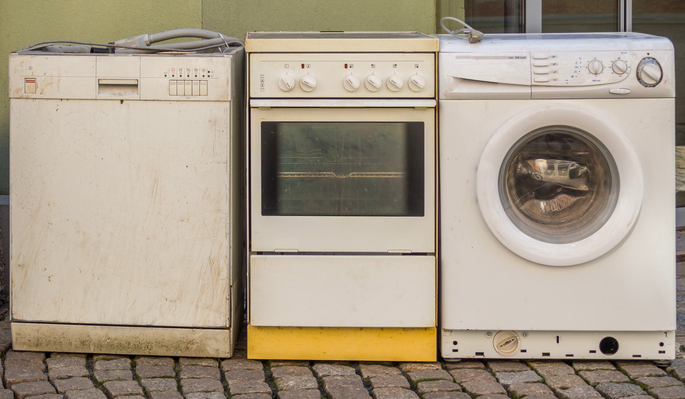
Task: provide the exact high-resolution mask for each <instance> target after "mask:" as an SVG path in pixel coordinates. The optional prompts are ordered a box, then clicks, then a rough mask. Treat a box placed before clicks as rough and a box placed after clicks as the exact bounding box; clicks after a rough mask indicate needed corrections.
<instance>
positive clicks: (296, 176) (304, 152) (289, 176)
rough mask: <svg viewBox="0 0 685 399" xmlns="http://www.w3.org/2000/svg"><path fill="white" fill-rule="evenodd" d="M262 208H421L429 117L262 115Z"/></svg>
mask: <svg viewBox="0 0 685 399" xmlns="http://www.w3.org/2000/svg"><path fill="white" fill-rule="evenodd" d="M261 130H262V132H261V141H262V143H261V144H262V165H261V168H262V182H261V183H262V215H264V216H423V215H424V184H425V183H424V124H423V122H262V123H261Z"/></svg>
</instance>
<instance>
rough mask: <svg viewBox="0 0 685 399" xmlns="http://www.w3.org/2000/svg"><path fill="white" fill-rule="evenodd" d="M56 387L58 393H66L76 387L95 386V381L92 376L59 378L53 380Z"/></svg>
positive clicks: (87, 387)
mask: <svg viewBox="0 0 685 399" xmlns="http://www.w3.org/2000/svg"><path fill="white" fill-rule="evenodd" d="M53 385H54V386H55V388H57V393H62V394H63V393H65V392H67V391H73V390H74V389H79V390H80V389H91V388H95V386H94V385H93V382H92V381H91V380H90V378H85V377H74V378H68V379H64V380H57V381H54V382H53Z"/></svg>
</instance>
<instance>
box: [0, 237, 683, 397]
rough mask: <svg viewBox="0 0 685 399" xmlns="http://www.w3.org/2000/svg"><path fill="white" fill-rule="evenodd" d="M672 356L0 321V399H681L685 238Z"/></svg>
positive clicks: (679, 244) (679, 256) (680, 246)
mask: <svg viewBox="0 0 685 399" xmlns="http://www.w3.org/2000/svg"><path fill="white" fill-rule="evenodd" d="M676 240H677V247H678V249H679V251H678V253H677V259H678V261H679V262H678V264H677V285H678V297H677V305H678V331H677V334H676V336H677V337H676V341H677V347H678V351H677V359H676V360H675V361H673V362H672V363H671V364H670V365H669V366H663V365H661V366H659V365H657V364H655V363H653V362H648V361H630V362H628V361H617V362H609V361H528V362H524V361H513V360H512V361H503V360H492V361H487V360H486V361H474V360H469V361H462V362H460V363H450V362H434V363H396V362H395V363H393V362H375V363H374V362H319V361H279V360H268V361H255V360H247V358H246V348H247V342H246V337H245V330H243V333H242V334H241V338H240V340H239V342H238V345H237V349H236V353H235V355H234V356H233V357H232V358H231V359H195V358H171V357H145V356H114V355H86V354H66V353H32V352H17V351H14V350H12V349H11V334H10V329H9V322H8V321H0V355H2V362H1V363H0V376H2V379H0V399H114V398H119V399H184V398H185V399H227V398H235V399H322V398H323V399H371V398H373V399H405V398H406V399H471V398H478V399H500V398H514V399H519V398H526V399H553V398H561V399H585V398H588V399H592V398H606V399H628V398H630V399H685V352H684V351H683V349H685V232H678V233H677V234H676Z"/></svg>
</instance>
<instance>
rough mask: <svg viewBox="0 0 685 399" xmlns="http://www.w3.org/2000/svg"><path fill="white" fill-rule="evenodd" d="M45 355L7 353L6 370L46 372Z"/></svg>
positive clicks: (11, 351) (39, 353) (37, 353)
mask: <svg viewBox="0 0 685 399" xmlns="http://www.w3.org/2000/svg"><path fill="white" fill-rule="evenodd" d="M44 361H45V353H42V352H16V351H13V350H9V351H7V353H6V354H5V361H4V367H5V369H6V370H7V369H13V368H34V369H41V370H43V371H45V363H44Z"/></svg>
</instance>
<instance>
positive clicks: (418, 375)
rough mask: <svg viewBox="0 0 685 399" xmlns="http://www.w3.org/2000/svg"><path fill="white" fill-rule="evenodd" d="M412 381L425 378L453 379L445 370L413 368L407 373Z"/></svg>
mask: <svg viewBox="0 0 685 399" xmlns="http://www.w3.org/2000/svg"><path fill="white" fill-rule="evenodd" d="M407 375H408V376H409V379H410V380H411V382H412V383H417V382H419V381H425V380H447V381H453V378H452V376H451V375H450V373H448V372H447V371H445V370H442V369H440V370H415V371H410V372H408V373H407Z"/></svg>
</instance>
